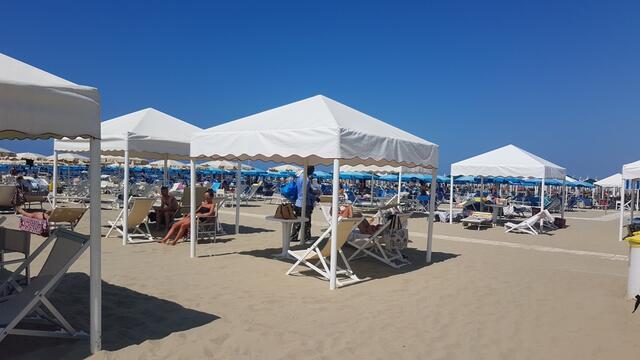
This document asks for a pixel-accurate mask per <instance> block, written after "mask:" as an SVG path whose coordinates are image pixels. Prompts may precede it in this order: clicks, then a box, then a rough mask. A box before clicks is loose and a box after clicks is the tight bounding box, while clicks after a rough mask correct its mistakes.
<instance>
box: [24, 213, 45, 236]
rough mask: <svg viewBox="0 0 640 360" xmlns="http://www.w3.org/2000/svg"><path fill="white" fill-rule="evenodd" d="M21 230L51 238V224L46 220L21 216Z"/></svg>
mask: <svg viewBox="0 0 640 360" xmlns="http://www.w3.org/2000/svg"><path fill="white" fill-rule="evenodd" d="M20 230H22V231H27V232H30V233H32V234H36V235H40V236H49V222H48V221H47V220H44V219H34V218H30V217H25V216H20Z"/></svg>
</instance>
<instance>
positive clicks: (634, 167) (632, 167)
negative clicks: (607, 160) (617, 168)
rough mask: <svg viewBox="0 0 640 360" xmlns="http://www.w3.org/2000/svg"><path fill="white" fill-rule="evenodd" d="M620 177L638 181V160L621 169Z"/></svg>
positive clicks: (639, 176) (639, 170)
mask: <svg viewBox="0 0 640 360" xmlns="http://www.w3.org/2000/svg"><path fill="white" fill-rule="evenodd" d="M622 176H623V177H624V178H625V179H627V180H631V179H640V160H638V161H636V162H632V163H630V164H626V165H624V166H623V167H622Z"/></svg>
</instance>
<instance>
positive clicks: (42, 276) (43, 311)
mask: <svg viewBox="0 0 640 360" xmlns="http://www.w3.org/2000/svg"><path fill="white" fill-rule="evenodd" d="M52 243H53V245H51V244H52ZM49 245H51V251H50V252H49V255H48V256H47V259H46V260H45V262H44V265H43V266H42V268H41V270H40V272H39V273H38V275H37V276H36V277H34V278H33V279H31V282H30V283H29V284H28V285H26V286H21V285H20V284H18V282H17V281H16V279H17V276H19V274H20V273H21V272H22V271H24V270H25V268H27V267H28V266H29V265H31V263H32V262H33V261H34V260H35V259H36V258H38V256H39V255H40V254H41V253H42V252H43V251H44V250H45V248H47V247H49ZM88 247H89V236H86V235H81V234H78V233H75V232H71V231H68V230H64V229H58V230H56V231H55V232H54V233H53V234H52V235H51V236H49V237H48V238H47V239H46V240H45V241H44V242H43V243H42V245H40V246H39V247H38V248H37V249H36V250H35V251H34V252H33V253H32V254H31V255H30V256H29V257H28V258H27V260H26V261H25V262H24V263H22V264H21V265H20V266H19V267H18V268H17V269H16V271H14V273H13V274H12V275H11V276H10V277H9V279H8V280H7V281H5V282H3V283H2V284H1V285H0V293H3V292H5V291H7V290H9V289H12V290H13V293H12V294H11V295H9V296H7V297H5V298H2V299H1V300H0V342H2V340H4V339H5V338H6V337H7V335H28V336H47V337H57V338H86V337H87V335H86V333H84V332H81V331H77V330H76V329H74V328H73V327H72V326H71V324H69V322H68V321H67V320H66V319H65V318H64V317H63V316H62V314H61V313H60V312H59V311H58V310H57V309H56V308H55V307H54V306H53V304H52V303H51V302H50V301H49V299H48V296H49V295H50V294H51V293H52V292H53V291H54V290H55V288H56V286H57V285H58V283H59V282H60V280H61V279H62V277H63V276H64V274H65V273H66V272H67V271H68V270H69V267H71V265H72V264H73V263H74V262H75V261H76V260H77V259H78V258H79V257H80V255H82V253H83V252H84V251H85V250H86V249H87V248H88ZM33 320H35V321H39V322H42V321H47V322H48V323H51V325H54V326H55V327H56V329H55V330H54V331H45V330H34V329H33V328H32V327H26V328H19V327H18V325H20V324H23V325H26V324H27V323H28V322H29V321H33Z"/></svg>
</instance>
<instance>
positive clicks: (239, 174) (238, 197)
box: [236, 161, 242, 234]
mask: <svg viewBox="0 0 640 360" xmlns="http://www.w3.org/2000/svg"><path fill="white" fill-rule="evenodd" d="M241 171H242V163H241V162H240V161H238V170H236V234H239V233H240V178H241V175H242V174H241Z"/></svg>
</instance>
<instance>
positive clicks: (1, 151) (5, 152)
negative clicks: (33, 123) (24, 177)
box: [0, 147, 16, 157]
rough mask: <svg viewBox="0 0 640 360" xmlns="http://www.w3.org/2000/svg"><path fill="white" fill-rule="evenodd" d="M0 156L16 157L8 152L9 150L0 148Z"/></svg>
mask: <svg viewBox="0 0 640 360" xmlns="http://www.w3.org/2000/svg"><path fill="white" fill-rule="evenodd" d="M0 156H7V157H14V156H16V153H15V152H13V151H11V150H9V149H5V148H1V147H0Z"/></svg>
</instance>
